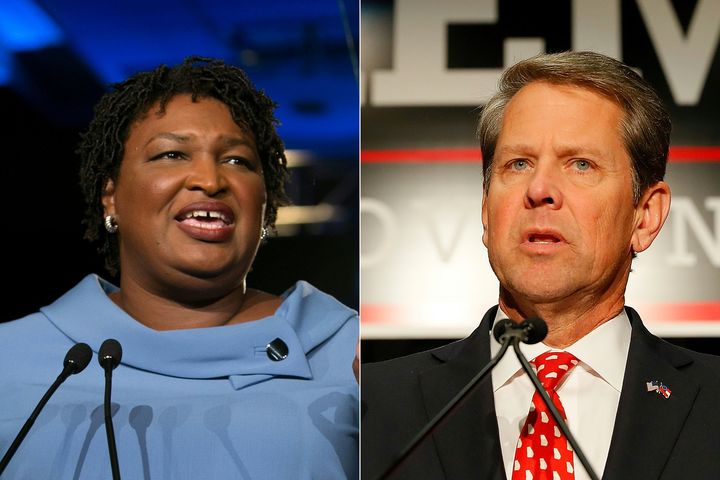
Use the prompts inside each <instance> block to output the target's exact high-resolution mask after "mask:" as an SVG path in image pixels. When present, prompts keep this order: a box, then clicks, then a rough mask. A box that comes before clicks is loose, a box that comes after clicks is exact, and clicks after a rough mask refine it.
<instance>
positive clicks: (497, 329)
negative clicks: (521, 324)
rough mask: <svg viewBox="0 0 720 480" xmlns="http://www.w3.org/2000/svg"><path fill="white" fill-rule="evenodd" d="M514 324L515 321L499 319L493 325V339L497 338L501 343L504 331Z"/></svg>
mask: <svg viewBox="0 0 720 480" xmlns="http://www.w3.org/2000/svg"><path fill="white" fill-rule="evenodd" d="M515 325H516V324H515V322H513V321H512V320H510V319H507V318H506V319H504V320H500V321H499V322H497V323H496V324H495V326H494V327H493V337H495V340H497V341H498V342H499V343H502V340H501V338H502V337H504V336H505V333H506V332H507V331H508V330H511V329H512V328H513V327H514V326H515Z"/></svg>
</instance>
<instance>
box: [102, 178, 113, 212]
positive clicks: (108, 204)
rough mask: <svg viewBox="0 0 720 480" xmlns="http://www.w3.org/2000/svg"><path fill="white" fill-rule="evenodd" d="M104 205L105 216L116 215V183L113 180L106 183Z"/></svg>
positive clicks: (110, 179)
mask: <svg viewBox="0 0 720 480" xmlns="http://www.w3.org/2000/svg"><path fill="white" fill-rule="evenodd" d="M102 204H103V210H104V216H108V215H113V216H114V215H116V213H115V182H114V181H113V180H112V178H108V179H107V180H106V181H105V186H104V187H103V193H102Z"/></svg>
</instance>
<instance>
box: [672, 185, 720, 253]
mask: <svg viewBox="0 0 720 480" xmlns="http://www.w3.org/2000/svg"><path fill="white" fill-rule="evenodd" d="M705 208H707V209H708V210H713V212H714V216H713V220H714V226H713V230H714V233H713V232H712V231H711V230H710V228H708V226H707V225H706V224H705V222H704V220H703V218H702V215H700V212H699V211H698V209H697V208H695V204H694V203H693V201H692V200H691V199H690V198H688V197H676V198H673V201H672V204H671V206H670V210H671V212H672V217H671V218H672V219H673V224H672V233H673V236H672V238H673V248H674V251H673V253H672V254H671V255H670V257H668V263H670V265H673V266H676V267H693V266H695V265H697V256H696V255H695V254H694V253H691V252H690V250H689V248H688V230H692V231H693V232H694V233H695V236H696V237H697V240H698V242H699V243H700V246H701V247H702V249H703V251H704V252H705V254H706V255H707V256H708V258H709V259H710V263H711V264H712V265H713V266H714V267H720V197H707V198H706V199H705Z"/></svg>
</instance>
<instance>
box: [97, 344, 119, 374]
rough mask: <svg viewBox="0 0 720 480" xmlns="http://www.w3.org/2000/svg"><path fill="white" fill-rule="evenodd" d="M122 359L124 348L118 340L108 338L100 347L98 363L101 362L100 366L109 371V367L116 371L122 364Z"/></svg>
mask: <svg viewBox="0 0 720 480" xmlns="http://www.w3.org/2000/svg"><path fill="white" fill-rule="evenodd" d="M121 359H122V347H121V346H120V342H118V341H117V340H115V339H114V338H108V339H107V340H105V341H104V342H103V343H102V345H100V350H98V362H100V366H101V367H103V369H107V368H108V367H109V368H111V369H114V368H115V367H117V366H118V365H119V364H120V360H121Z"/></svg>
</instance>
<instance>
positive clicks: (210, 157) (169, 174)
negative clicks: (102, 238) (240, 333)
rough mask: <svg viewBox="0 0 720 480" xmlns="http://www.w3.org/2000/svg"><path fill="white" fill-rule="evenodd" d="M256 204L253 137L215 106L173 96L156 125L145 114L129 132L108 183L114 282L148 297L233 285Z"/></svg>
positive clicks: (259, 205)
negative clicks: (116, 253) (117, 276)
mask: <svg viewBox="0 0 720 480" xmlns="http://www.w3.org/2000/svg"><path fill="white" fill-rule="evenodd" d="M265 202H266V192H265V183H264V179H263V172H262V164H261V162H260V158H259V156H258V152H257V147H256V145H255V139H254V136H253V135H252V134H251V133H250V132H247V131H245V130H243V129H242V128H240V127H239V126H238V125H237V124H236V123H235V122H234V121H233V119H232V117H231V115H230V110H229V109H228V107H227V106H226V105H225V104H223V103H222V102H220V101H218V100H216V99H212V98H200V99H198V100H197V101H196V102H193V101H192V98H191V96H190V95H177V96H175V97H173V98H172V99H171V100H170V101H169V102H168V104H167V107H166V109H165V113H164V114H162V115H159V114H158V105H157V104H156V105H153V106H152V107H151V108H150V110H149V111H148V113H147V114H146V115H145V116H144V117H143V118H141V119H139V120H138V121H136V122H135V123H134V124H133V125H132V126H131V128H130V134H129V136H128V139H127V141H126V142H125V154H124V156H123V159H122V163H121V165H120V173H119V175H118V179H117V181H116V182H115V183H113V182H112V181H109V182H108V185H107V187H106V189H105V193H104V195H103V206H104V208H105V213H106V214H111V215H115V216H116V219H117V223H118V225H119V230H118V236H119V238H118V240H119V246H120V272H121V282H126V281H132V282H136V283H138V284H140V285H144V286H145V287H146V288H148V289H150V290H155V289H157V288H167V287H166V286H167V285H171V286H172V285H177V286H178V287H182V286H183V285H187V286H188V287H191V288H194V287H196V286H197V282H198V281H200V282H207V281H209V280H210V281H213V280H221V279H222V280H224V281H223V282H221V283H223V284H225V283H226V282H227V281H229V282H231V283H232V284H233V286H238V285H240V284H241V283H242V282H243V281H244V279H245V275H246V274H247V272H248V271H249V269H250V266H251V264H252V261H253V259H254V257H255V253H256V252H257V248H258V244H259V242H260V232H261V229H262V225H263V219H264V213H265ZM188 282H191V283H188ZM211 283H212V282H211Z"/></svg>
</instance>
